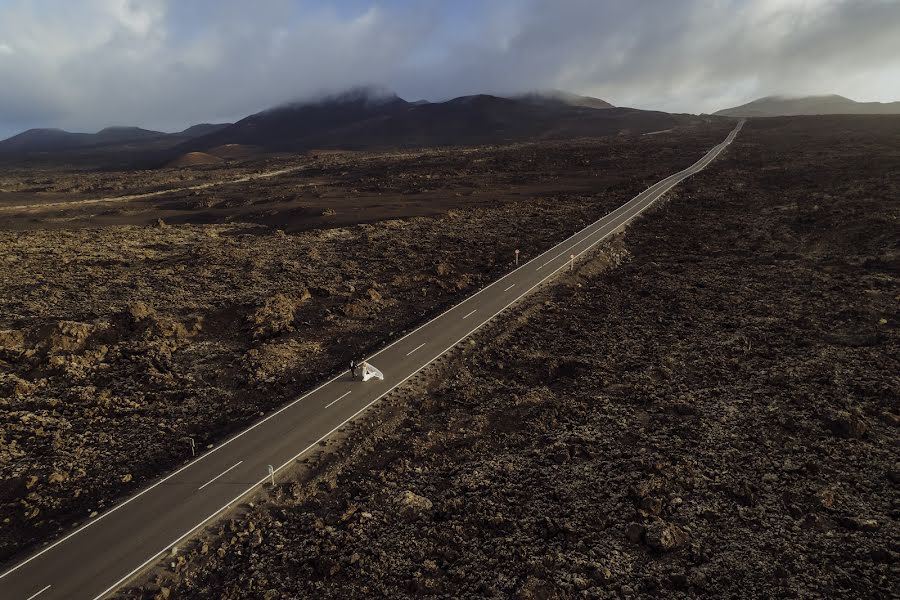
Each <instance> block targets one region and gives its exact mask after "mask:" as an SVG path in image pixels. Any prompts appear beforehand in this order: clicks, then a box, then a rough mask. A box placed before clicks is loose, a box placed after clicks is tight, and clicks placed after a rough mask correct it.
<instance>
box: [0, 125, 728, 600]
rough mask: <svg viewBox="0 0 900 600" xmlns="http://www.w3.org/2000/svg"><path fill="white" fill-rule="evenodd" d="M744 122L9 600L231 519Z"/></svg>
mask: <svg viewBox="0 0 900 600" xmlns="http://www.w3.org/2000/svg"><path fill="white" fill-rule="evenodd" d="M743 124H744V121H740V122H739V123H738V124H737V126H736V127H735V128H734V130H733V131H731V133H729V134H728V137H727V138H725V140H724V141H723V142H722V143H720V144H718V145H716V146H715V147H714V148H712V149H711V150H710V151H709V152H708V153H707V154H706V155H705V156H704V157H703V158H701V159H700V160H698V161H697V162H696V163H694V164H693V165H691V166H690V167H688V168H686V169H684V170H683V171H679V172H678V173H675V174H673V175H670V176H669V177H666V178H665V179H663V180H662V181H660V182H658V183H656V184H655V185H653V186H651V187H649V188H647V189H646V190H644V191H643V192H641V193H640V194H638V195H637V196H635V197H634V198H633V199H632V200H630V201H629V202H627V203H625V204H623V205H622V206H620V207H619V208H617V209H616V210H614V211H612V212H611V213H609V214H608V215H606V216H605V217H603V218H601V219H599V220H598V221H595V222H594V223H592V224H590V225H588V226H587V227H585V228H584V229H582V230H581V231H579V232H577V233H576V234H574V235H572V236H571V237H569V238H568V239H566V240H564V241H562V242H560V243H559V244H557V245H556V246H554V247H553V248H551V249H549V250H547V251H546V252H544V253H543V254H540V255H539V256H536V257H535V258H533V259H531V260H529V261H528V262H526V263H524V264H522V265H521V266H519V267H518V268H516V269H515V270H514V271H511V272H510V273H507V274H506V275H504V276H503V277H501V278H500V279H498V280H497V281H495V282H493V283H492V284H490V285H488V286H486V287H484V288H483V289H481V290H480V291H478V292H477V293H475V294H473V295H472V296H469V297H468V298H466V299H465V300H463V301H462V302H460V303H459V304H457V305H455V306H454V307H453V308H451V309H449V310H447V311H446V312H444V313H443V314H441V315H439V316H437V317H435V318H434V319H432V320H431V321H429V322H428V323H426V324H424V325H422V326H421V327H419V328H418V329H415V330H413V331H412V332H410V333H408V334H407V335H405V336H404V337H402V338H400V339H398V340H396V341H395V342H393V343H391V344H390V345H389V346H387V347H385V348H383V349H382V350H379V351H378V352H376V353H375V354H373V355H372V356H370V357H368V359H367V360H368V361H369V362H371V363H372V364H373V365H374V366H376V367H378V368H379V369H381V371H383V372H384V380H383V381H379V380H374V379H373V380H370V381H367V382H361V381H354V380H352V379H351V378H350V377H349V374H348V373H347V372H344V373H343V374H341V375H339V376H337V377H335V378H334V379H332V380H330V381H328V382H326V383H324V384H322V385H321V386H319V387H318V388H316V389H314V390H313V391H311V392H309V393H307V394H305V395H304V396H302V397H300V398H298V399H296V400H294V401H293V402H291V403H289V404H287V405H286V406H284V407H283V408H281V409H279V410H277V411H275V412H274V413H272V414H270V415H268V416H266V417H265V418H263V419H261V420H260V421H258V422H256V423H255V424H253V425H251V426H250V427H248V428H247V429H245V430H244V431H242V432H240V433H238V434H237V435H235V436H234V437H232V438H230V439H228V440H227V441H225V442H223V443H222V444H220V445H218V446H216V447H214V448H212V449H211V450H209V451H208V452H206V453H205V454H203V455H202V456H200V457H198V458H196V459H195V460H193V461H191V462H189V463H187V464H186V465H184V466H183V467H181V468H180V469H178V470H176V471H174V472H173V473H171V474H169V475H167V476H165V477H163V478H161V479H159V480H158V481H156V482H155V483H152V484H151V485H149V486H148V487H146V488H144V489H143V490H142V491H140V492H138V493H136V494H135V495H133V496H131V497H130V498H128V499H126V500H124V501H122V502H120V503H119V504H117V505H116V506H115V507H113V508H111V509H110V510H108V511H106V512H105V513H103V514H101V515H99V516H97V517H95V518H94V519H92V520H90V521H88V523H86V524H85V525H83V526H81V527H79V528H77V529H75V530H74V531H72V532H71V533H69V534H68V535H66V536H64V537H62V538H60V539H59V540H57V541H55V542H53V543H52V544H49V545H48V546H46V547H45V548H43V549H41V550H39V551H37V552H36V553H35V554H33V555H32V556H30V557H29V558H27V559H26V560H24V561H22V562H20V563H19V564H17V565H15V566H13V567H11V568H10V569H8V570H7V571H5V572H4V573H3V574H2V575H0V599H2V600H35V599H39V600H51V599H60V600H82V599H85V600H97V599H99V598H104V597H106V596H107V595H109V594H111V593H113V592H114V591H115V590H116V589H118V588H119V587H120V586H122V585H123V584H125V583H126V582H127V581H128V580H129V579H130V578H131V577H133V576H134V575H135V574H136V573H138V572H139V571H141V570H142V569H144V568H145V567H147V566H148V565H150V564H151V563H152V562H153V561H154V560H156V559H157V558H159V557H160V556H161V555H162V554H163V553H165V552H169V551H170V550H171V548H172V547H173V546H177V545H179V544H181V542H182V541H183V540H185V538H188V537H189V536H190V535H191V534H193V533H194V532H196V531H197V530H198V529H199V528H200V527H202V526H203V525H205V524H207V523H210V522H211V521H212V520H213V519H215V518H217V517H219V516H221V515H223V513H225V512H226V511H227V510H228V509H229V508H230V507H232V506H234V505H235V504H237V503H239V502H240V501H241V500H242V499H243V498H245V497H246V496H248V495H250V494H251V493H252V492H253V491H254V490H256V489H257V487H259V486H260V485H261V484H263V483H264V482H265V481H267V480H268V479H269V470H268V468H269V465H272V466H273V467H274V471H275V474H276V475H277V473H278V471H280V470H281V469H283V468H284V467H286V466H288V465H289V464H291V462H293V461H294V460H296V459H297V458H299V457H300V456H302V455H303V454H304V453H305V452H307V451H309V450H310V449H311V448H313V447H315V446H316V444H318V442H319V441H321V440H323V439H325V438H327V437H328V436H329V435H331V434H332V433H334V432H335V431H336V430H337V429H339V428H340V427H341V426H343V425H344V424H346V423H347V422H348V421H350V420H352V419H354V418H355V417H357V416H358V415H360V414H361V413H362V412H363V411H365V410H366V409H367V408H368V407H369V406H371V405H372V404H374V403H375V402H377V401H378V400H379V399H380V398H382V397H383V396H385V395H386V394H387V393H389V392H390V391H391V390H393V389H394V388H396V387H397V386H399V385H401V384H402V383H403V382H405V381H406V380H408V379H409V378H410V377H412V376H413V375H415V374H416V373H418V372H419V371H421V370H422V369H423V368H425V367H426V366H428V365H429V364H430V363H432V362H434V361H435V360H436V359H438V358H439V357H440V356H441V355H443V354H444V353H446V352H447V351H448V350H450V349H451V348H453V347H454V346H455V345H456V344H458V343H459V342H461V341H462V340H464V339H465V338H466V337H468V336H469V335H471V334H472V333H473V332H474V331H475V330H477V329H478V328H480V327H481V326H482V325H484V324H485V323H487V322H489V321H490V320H491V319H493V318H494V317H496V316H497V315H498V314H500V313H501V312H502V311H504V310H505V309H507V308H509V307H510V306H511V305H512V304H514V303H515V302H517V301H518V300H520V299H521V298H523V297H525V296H526V295H528V294H529V293H530V292H531V291H533V290H534V289H535V288H537V287H538V286H540V285H541V284H542V283H544V282H545V281H547V280H548V279H550V278H551V277H553V276H554V275H555V274H556V273H558V272H559V271H560V270H562V269H565V268H566V267H567V266H568V265H569V263H570V261H572V260H573V258H572V257H574V258H575V259H577V258H578V257H580V256H581V255H582V254H584V253H585V252H587V251H589V250H590V249H591V248H593V247H594V246H596V245H597V244H598V243H600V242H601V241H603V240H604V239H605V238H607V237H609V236H610V235H611V234H613V233H614V232H616V231H618V230H619V229H621V228H622V227H623V226H624V225H626V224H627V223H628V222H629V221H630V220H631V219H633V218H634V217H636V216H637V215H639V214H641V213H642V212H643V211H644V210H646V209H647V207H649V206H650V205H651V204H653V203H654V202H655V201H656V200H658V199H659V198H660V197H661V196H662V195H663V194H665V193H666V192H668V191H669V190H670V189H672V188H673V187H674V186H676V185H678V183H680V182H681V181H684V180H685V179H686V178H688V177H690V176H691V175H693V174H695V173H697V172H699V171H700V170H701V169H703V168H704V167H706V165H708V164H709V163H711V162H712V161H713V160H715V159H716V157H717V156H719V154H721V153H722V151H724V150H725V148H726V147H727V146H728V145H729V144H730V143H731V142H732V141H733V140H734V138H735V136H736V135H737V134H738V132H739V131H740V130H741V127H742V126H743Z"/></svg>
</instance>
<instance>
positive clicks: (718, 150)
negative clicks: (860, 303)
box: [0, 121, 743, 600]
mask: <svg viewBox="0 0 900 600" xmlns="http://www.w3.org/2000/svg"><path fill="white" fill-rule="evenodd" d="M742 124H743V121H742V122H741V123H739V125H738V128H739V127H740V126H741V125H742ZM735 137H737V131H736V130H733V131H732V133H730V134H729V135H728V137H727V138H726V141H725V142H722V143H720V144H717V145H716V146H713V148H711V149H710V150H709V151H708V152H707V154H705V155H704V156H703V157H701V158H700V159H698V160H697V161H696V162H694V163H693V164H692V165H691V166H689V167H687V168H686V169H682V170H681V171H679V172H678V173H675V174H674V175H670V176H669V177H667V178H665V179H663V180H661V181H657V182H656V183H654V184H653V185H651V186H649V187H648V188H647V189H645V190H644V191H643V192H641V193H640V194H638V195H637V196H635V197H634V198H632V199H631V200H629V201H628V202H626V203H624V204H622V205H621V206H619V207H617V208H615V209H613V210H612V211H610V212H609V213H607V214H606V215H604V216H602V217H600V218H599V219H597V220H596V221H594V222H593V223H591V224H590V225H588V226H587V227H584V228H582V229H580V230H578V231H576V232H575V233H573V234H572V235H570V236H569V237H567V238H566V239H564V240H562V241H561V242H559V243H558V244H556V245H555V246H553V247H551V248H549V249H548V250H545V251H544V252H542V253H541V254H539V255H537V256H535V257H534V258H532V259H531V260H529V261H528V262H525V263H523V264H522V265H521V266H520V267H518V268H517V269H513V270H512V271H510V272H509V273H507V274H506V275H503V276H502V277H500V278H499V279H497V280H495V281H494V282H493V283H490V284H488V285H486V286H485V287H483V288H481V289H480V290H478V291H477V292H475V293H474V294H472V295H471V296H469V297H468V298H466V299H464V300H462V301H461V302H460V303H459V304H457V305H456V306H452V307H450V308H448V309H447V310H445V311H444V312H442V313H441V314H439V315H436V316H435V317H434V318H432V319H431V320H429V321H427V322H426V323H423V324H422V325H419V326H418V327H416V328H415V329H413V330H412V331H410V332H408V333H407V334H405V335H404V336H402V337H400V338H398V339H396V340H394V341H393V342H391V343H390V344H388V345H387V346H385V347H384V348H382V349H381V350H378V351H377V352H375V353H374V354H372V355H371V356H370V357H369V358H368V359H367V361H371V360H372V359H373V358H374V357H376V356H378V355H379V354H381V353H382V352H384V351H385V350H387V349H389V348H392V347H393V346H395V345H397V344H399V343H400V342H402V341H403V340H405V339H406V338H408V337H409V336H411V335H412V334H414V333H416V332H417V331H420V330H422V329H424V328H425V327H427V326H428V325H430V324H431V323H432V322H434V321H436V320H438V319H440V318H441V317H443V316H444V315H446V314H447V313H449V312H450V311H452V310H454V309H455V308H456V307H457V306H460V305H462V304H464V303H465V302H467V301H469V300H471V299H472V298H475V297H477V296H479V295H480V294H482V293H483V292H485V291H487V290H489V289H490V288H492V287H493V286H495V285H497V284H498V283H500V282H501V281H503V280H504V279H506V278H507V277H509V276H510V275H512V274H513V273H516V272H517V271H518V270H519V269H524V268H525V267H527V266H529V265H530V264H532V263H533V262H534V261H536V260H537V259H538V258H540V257H541V256H542V255H544V254H546V253H547V252H551V251H553V250H555V249H557V248H559V247H560V246H562V245H563V244H565V243H566V242H568V241H569V240H571V239H572V238H574V237H577V236H578V235H580V234H582V233H584V232H585V231H587V230H588V229H592V228H594V227H602V226H604V225H605V224H606V223H604V221H606V220H612V219H611V217H612V215H613V214H615V213H617V212H619V211H620V210H622V209H624V208H625V207H627V206H628V205H629V204H632V203H634V202H635V201H636V200H637V199H638V198H640V197H641V196H643V195H644V194H646V193H647V192H648V191H650V190H651V189H653V188H655V187H657V186H659V185H660V184H664V183H665V182H666V181H668V180H669V179H670V178H672V177H675V176H680V175H681V174H682V173H684V172H685V171H689V170H690V169H693V168H694V167H696V166H698V165H700V164H701V163H702V166H701V167H700V168H701V169H702V168H704V167H705V166H706V165H708V164H709V163H710V162H712V161H713V160H715V159H716V158H717V157H718V156H719V154H720V153H721V151H722V150H724V149H725V147H726V146H728V145H729V144H730V143H731V142H732V141H734V138H735ZM711 153H714V154H713V155H712V156H711V157H709V159H708V160H705V159H707V157H708V156H709V155H710V154H711ZM704 161H705V162H704ZM685 179H686V177H685ZM680 181H682V180H679V183H680ZM673 185H674V184H673ZM671 187H672V186H670V188H671ZM666 191H668V189H667V190H666ZM663 193H665V192H663ZM660 195H662V194H660ZM654 201H655V200H654ZM579 256H580V254H579ZM557 270H559V269H557ZM554 273H555V271H554ZM554 273H551V274H550V276H552V275H553V274H554ZM546 280H547V278H546V277H545V278H544V279H542V280H541V281H540V282H539V283H538V284H537V285H540V284H541V283H543V282H544V281H546ZM532 289H534V288H533V287H532V288H529V289H528V291H526V292H525V294H527V293H528V292H530V291H531V290H532ZM523 295H524V294H523ZM521 297H522V296H521V295H520V296H519V298H521ZM516 300H518V298H516ZM516 300H513V302H515V301H516ZM513 302H511V303H510V304H512V303H513ZM507 306H509V304H508V305H507ZM503 310H505V307H504V308H503V309H500V311H498V312H497V313H495V315H493V316H492V317H490V319H493V318H494V316H496V315H497V314H499V313H500V312H502V311H503ZM470 314H471V313H470ZM490 319H488V321H489V320H490ZM485 322H487V321H485ZM482 324H483V323H482ZM479 327H481V325H479ZM476 330H477V328H476V329H474V330H472V331H471V332H469V334H467V335H466V336H464V337H462V338H461V339H460V341H462V340H463V339H465V338H466V337H468V335H471V333H474V332H475V331H476ZM457 343H459V342H457ZM455 345H456V344H454V346H455ZM445 352H446V351H445ZM441 354H443V352H442V353H441ZM439 356H440V355H439ZM427 364H430V363H426V365H423V367H422V368H424V367H425V366H427ZM419 370H421V368H420V369H419ZM416 373H418V370H417V371H416ZM413 374H415V373H413ZM343 375H344V372H343V370H342V371H341V372H340V373H338V374H337V375H335V376H334V377H332V378H331V379H329V380H328V381H326V382H324V383H322V384H321V385H320V386H318V387H317V388H315V389H312V390H310V391H308V392H307V393H305V394H303V395H302V396H300V397H299V398H297V399H296V400H294V401H293V402H289V403H288V404H285V405H284V406H282V407H281V408H279V409H278V410H276V411H275V412H273V413H272V414H270V415H267V416H266V417H264V418H262V419H260V420H259V421H257V422H256V423H254V424H253V425H250V426H249V427H247V428H246V429H244V430H243V431H239V432H238V433H236V434H235V435H234V436H232V437H230V438H229V439H227V440H225V441H224V442H222V443H221V444H219V445H218V446H214V447H213V448H212V449H211V450H210V451H209V452H206V453H205V454H202V455H200V456H198V457H197V458H195V459H194V460H192V461H190V462H189V463H187V464H185V465H184V466H182V467H181V468H179V469H177V470H175V471H173V472H172V473H169V474H168V475H166V476H165V477H163V478H162V479H160V480H159V481H157V482H156V483H153V484H152V485H150V486H148V487H146V488H144V489H143V490H141V491H140V492H138V493H136V494H135V495H134V496H132V497H130V498H128V499H126V500H124V501H123V502H121V503H120V504H117V505H116V506H114V507H113V508H111V509H110V510H109V511H107V512H105V513H103V514H101V515H100V516H98V517H96V518H94V519H92V520H90V521H88V522H87V523H85V524H84V525H82V526H81V527H78V528H77V529H75V530H74V531H72V532H71V533H69V534H68V535H66V536H64V537H62V538H60V539H58V540H56V541H55V542H53V543H52V544H50V545H48V546H47V547H46V548H43V549H41V550H40V551H39V552H37V553H35V554H33V555H32V556H30V557H28V558H27V559H25V560H23V561H22V562H20V563H19V564H17V565H14V566H12V567H11V568H9V569H7V570H6V571H5V572H3V573H2V574H0V579H3V578H4V577H6V576H7V575H9V574H10V573H13V572H14V571H17V570H18V569H20V568H22V567H23V566H25V565H26V564H28V563H30V562H31V561H33V560H34V559H36V558H38V557H39V556H41V555H43V554H44V553H46V552H49V551H50V550H52V549H53V548H55V547H56V546H58V545H59V544H61V543H63V542H65V541H66V540H68V539H69V538H71V537H72V536H74V535H77V534H78V533H79V532H81V531H82V530H84V529H86V528H87V527H90V526H91V525H94V524H96V523H98V522H100V521H101V520H102V519H103V518H105V517H107V516H109V515H111V514H112V513H114V512H115V511H117V510H119V509H120V508H122V507H123V506H125V505H126V504H128V503H129V502H132V501H133V500H136V499H137V498H139V497H141V496H143V495H144V494H146V493H147V492H149V491H150V490H152V489H153V488H155V487H156V486H158V485H160V484H162V483H164V482H166V481H167V480H169V479H171V478H172V477H174V476H175V475H177V474H178V473H180V472H182V471H184V470H185V469H187V468H189V467H191V466H193V465H195V464H197V463H198V462H200V461H201V460H203V459H205V458H207V457H209V456H210V455H212V454H213V453H215V452H216V451H218V450H220V449H221V448H223V447H225V446H226V445H227V444H230V443H231V442H233V441H234V440H236V439H238V438H240V437H242V436H244V435H246V434H247V433H248V432H250V431H252V430H253V429H255V428H257V427H259V426H260V425H262V424H263V423H265V422H266V421H268V420H269V419H272V418H274V417H275V416H277V415H279V414H281V413H282V412H284V411H286V410H287V409H289V408H290V407H292V406H294V405H295V404H297V403H298V402H301V401H303V400H305V399H306V398H308V397H309V396H311V395H313V394H315V393H316V392H318V391H319V390H321V389H322V388H324V387H325V386H327V385H330V384H332V383H334V382H335V381H337V380H338V379H339V378H340V377H342V376H343ZM411 376H412V375H410V377H411ZM406 379H408V377H407V378H406ZM406 379H404V380H403V381H401V382H400V383H397V384H396V385H395V386H393V387H392V388H390V389H389V390H388V391H387V392H385V393H384V394H382V395H381V396H378V398H375V400H372V402H370V403H369V404H367V405H366V406H364V407H363V408H361V409H360V410H359V411H358V412H357V413H355V414H354V415H353V416H351V417H350V418H348V419H347V420H346V421H344V422H343V423H341V424H340V425H339V426H338V427H335V428H334V429H333V430H331V431H330V432H328V433H327V434H325V435H324V436H323V437H322V438H320V439H319V440H317V441H316V444H318V443H319V441H321V440H324V439H325V438H326V437H328V436H329V435H331V434H332V433H334V432H335V431H337V430H338V429H340V428H341V427H343V426H344V425H345V424H346V423H347V422H349V421H350V420H351V419H353V418H355V417H356V416H357V415H359V414H360V413H362V412H363V411H364V410H365V409H366V408H368V407H369V406H371V405H372V404H373V403H375V402H377V401H378V400H379V399H381V398H382V397H383V396H384V395H385V394H388V393H390V392H391V391H392V390H393V389H394V388H395V387H397V386H398V385H400V384H401V383H403V382H404V381H406ZM313 446H315V444H311V445H310V446H309V447H308V448H306V449H304V450H303V451H302V452H300V453H299V454H297V456H300V455H301V454H303V453H304V452H306V451H307V450H308V449H309V448H312V447H313ZM294 458H296V457H294ZM291 460H294V459H291ZM290 462H291V461H288V462H287V463H285V465H287V464H289V463H290ZM279 468H281V467H279ZM266 479H268V477H265V478H263V479H261V480H260V481H259V483H257V484H255V485H254V486H253V487H251V488H250V490H252V489H253V488H255V487H256V485H259V484H260V483H264V482H265V481H266ZM250 490H248V491H247V492H244V493H242V494H241V495H240V496H238V497H237V498H235V500H233V501H232V502H229V503H228V504H226V505H225V506H223V507H222V508H220V509H219V510H217V511H216V512H215V513H213V514H212V515H210V516H209V517H207V518H206V519H204V520H203V521H202V522H201V523H200V524H198V525H197V526H196V527H194V528H193V529H191V530H190V531H188V532H187V533H186V534H184V535H183V536H181V537H180V538H178V540H176V541H175V542H174V543H178V542H179V541H181V540H182V539H184V538H185V537H187V536H189V535H190V534H191V533H193V532H194V531H195V530H196V529H197V528H198V527H201V526H202V525H203V523H206V521H208V520H209V519H212V518H213V517H215V516H216V515H217V514H219V513H220V512H221V511H222V510H225V509H226V508H228V507H229V506H231V504H232V503H233V502H235V501H237V500H239V499H240V498H242V497H243V496H244V495H246V494H247V493H249V491H250ZM172 545H173V544H170V545H169V546H167V547H166V548H168V547H170V546H172ZM164 551H165V548H164V549H163V550H161V551H160V552H158V553H157V554H156V555H154V556H153V557H151V558H150V559H149V560H147V561H146V562H145V563H144V564H142V565H140V566H139V567H137V568H136V569H134V570H133V571H132V572H131V573H129V574H128V575H126V576H125V577H123V578H122V579H120V580H119V581H117V582H116V583H115V584H114V585H113V586H112V587H110V588H108V589H107V590H106V591H104V592H103V593H102V594H100V595H99V596H97V597H96V598H95V599H94V600H98V599H99V598H102V597H103V596H105V595H106V594H107V593H109V592H110V591H111V590H113V589H115V588H116V587H118V586H119V584H121V583H122V582H124V581H126V580H128V578H130V577H131V576H132V575H134V574H135V573H136V572H138V571H139V570H141V569H143V568H144V567H145V566H146V565H147V564H149V563H150V562H152V561H154V560H156V558H157V557H158V556H159V555H160V554H162V553H163V552H164Z"/></svg>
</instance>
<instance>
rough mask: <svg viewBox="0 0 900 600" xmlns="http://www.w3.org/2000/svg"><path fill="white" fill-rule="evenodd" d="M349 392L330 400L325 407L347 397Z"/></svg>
mask: <svg viewBox="0 0 900 600" xmlns="http://www.w3.org/2000/svg"><path fill="white" fill-rule="evenodd" d="M349 393H350V392H347V393H346V394H344V395H343V396H341V397H340V398H338V399H337V400H332V401H331V402H329V403H328V404H326V405H325V408H328V407H329V406H331V405H332V404H334V403H335V402H337V401H338V400H340V399H341V398H346V397H347V395H348V394H349Z"/></svg>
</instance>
